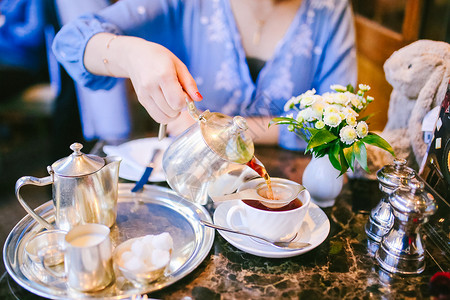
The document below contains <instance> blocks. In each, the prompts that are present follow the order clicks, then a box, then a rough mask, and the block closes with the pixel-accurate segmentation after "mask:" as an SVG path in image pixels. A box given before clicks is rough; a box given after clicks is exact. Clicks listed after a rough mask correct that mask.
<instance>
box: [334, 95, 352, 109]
mask: <svg viewBox="0 0 450 300" xmlns="http://www.w3.org/2000/svg"><path fill="white" fill-rule="evenodd" d="M348 94H350V95H353V94H352V93H348V92H345V93H336V94H334V95H333V96H334V97H333V99H334V103H336V104H339V105H343V106H345V105H347V104H348V103H349V102H350V98H349V96H348Z"/></svg>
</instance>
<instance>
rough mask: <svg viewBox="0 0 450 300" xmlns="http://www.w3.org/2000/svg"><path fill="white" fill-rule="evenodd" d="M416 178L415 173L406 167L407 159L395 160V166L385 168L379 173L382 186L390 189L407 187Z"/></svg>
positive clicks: (378, 176)
mask: <svg viewBox="0 0 450 300" xmlns="http://www.w3.org/2000/svg"><path fill="white" fill-rule="evenodd" d="M415 176H416V173H415V171H414V170H413V169H411V168H409V167H407V166H406V159H403V158H395V159H394V164H393V165H387V166H384V167H383V168H381V169H380V170H379V171H378V172H377V178H378V181H379V182H380V184H381V185H383V186H384V187H386V188H389V189H396V188H398V187H399V186H401V185H407V184H408V182H409V181H411V179H412V178H414V177H415Z"/></svg>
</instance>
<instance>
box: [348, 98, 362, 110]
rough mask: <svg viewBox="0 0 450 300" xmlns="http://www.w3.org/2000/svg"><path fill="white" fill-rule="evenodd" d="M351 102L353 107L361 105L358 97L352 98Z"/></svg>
mask: <svg viewBox="0 0 450 300" xmlns="http://www.w3.org/2000/svg"><path fill="white" fill-rule="evenodd" d="M350 102H351V104H352V105H353V107H356V108H358V107H359V106H361V100H360V99H359V98H358V97H352V98H351V99H350Z"/></svg>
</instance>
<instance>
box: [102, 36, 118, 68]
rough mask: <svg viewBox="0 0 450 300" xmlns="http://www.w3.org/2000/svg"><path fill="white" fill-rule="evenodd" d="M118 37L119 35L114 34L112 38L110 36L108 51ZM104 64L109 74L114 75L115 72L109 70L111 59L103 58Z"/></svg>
mask: <svg viewBox="0 0 450 300" xmlns="http://www.w3.org/2000/svg"><path fill="white" fill-rule="evenodd" d="M118 37H119V36H118V35H114V36H113V37H112V38H110V39H109V40H108V42H107V43H106V51H108V49H109V46H110V45H111V43H112V41H114V40H115V39H117V38H118ZM103 64H104V65H105V70H106V72H107V73H108V74H109V76H114V74H113V73H111V71H110V70H109V61H108V59H107V58H103Z"/></svg>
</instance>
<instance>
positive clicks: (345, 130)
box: [339, 125, 358, 145]
mask: <svg viewBox="0 0 450 300" xmlns="http://www.w3.org/2000/svg"><path fill="white" fill-rule="evenodd" d="M339 136H340V137H341V141H342V142H343V143H345V144H347V145H351V144H353V142H355V141H356V139H357V138H358V135H357V133H356V130H355V128H353V127H352V126H349V125H347V126H344V127H342V129H341V131H340V132H339Z"/></svg>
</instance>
